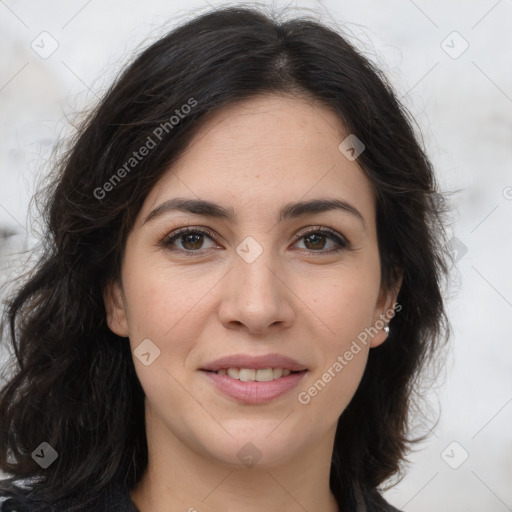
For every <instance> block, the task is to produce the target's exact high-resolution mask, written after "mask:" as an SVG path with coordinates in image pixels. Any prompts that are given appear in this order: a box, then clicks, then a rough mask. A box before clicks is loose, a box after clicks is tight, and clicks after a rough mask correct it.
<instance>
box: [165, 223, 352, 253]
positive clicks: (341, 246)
mask: <svg viewBox="0 0 512 512" xmlns="http://www.w3.org/2000/svg"><path fill="white" fill-rule="evenodd" d="M191 233H193V234H201V235H206V236H208V237H209V238H211V239H212V240H213V241H215V234H214V233H213V232H212V231H210V230H209V229H207V228H195V227H186V228H180V229H177V230H176V231H173V232H172V233H170V234H169V235H167V236H166V237H165V238H164V239H163V240H162V241H161V243H160V245H161V246H163V247H164V248H165V249H168V250H171V251H173V252H181V253H185V254H186V255H187V256H191V257H194V256H196V255H200V254H201V251H202V250H201V249H198V250H197V251H190V250H188V251H187V250H184V249H171V248H170V246H171V245H172V244H173V242H174V241H175V240H177V239H178V238H179V237H180V236H183V235H186V234H191ZM310 235H324V236H327V237H329V238H331V239H332V240H334V241H335V243H336V244H337V247H336V248H332V249H329V250H327V251H325V250H321V251H314V250H308V249H299V250H301V251H307V252H309V253H312V254H318V255H322V254H333V253H337V252H340V251H343V250H348V249H349V248H350V243H349V242H348V240H347V239H346V238H345V237H343V236H341V235H339V234H338V233H337V232H336V231H334V230H332V229H330V228H326V227H323V226H317V227H314V228H312V229H310V230H308V231H306V232H304V233H301V234H298V235H295V239H296V240H297V241H298V240H300V239H302V238H306V237H308V236H310Z"/></svg>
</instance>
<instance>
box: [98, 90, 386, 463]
mask: <svg viewBox="0 0 512 512" xmlns="http://www.w3.org/2000/svg"><path fill="white" fill-rule="evenodd" d="M348 135H349V134H348V133H344V132H343V129H342V126H341V124H340V122H339V120H338V118H337V116H336V115H335V114H334V113H333V112H331V111H330V110H329V109H327V108H326V107H324V106H321V105H320V104H315V103H312V102H311V101H308V100H305V99H299V98H293V97H289V96H274V95H268V96H260V97H257V98H252V99H250V100H247V101H244V102H240V103H237V104H233V105H232V106H230V107H228V108H225V109H223V110H222V111H219V112H218V113H215V114H214V115H213V116H212V117H211V118H210V119H208V121H207V122H206V123H205V124H204V125H203V126H202V128H201V131H200V133H199V134H198V135H197V136H196V138H195V139H194V141H193V143H192V144H191V145H190V147H189V149H188V150H187V152H186V153H184V154H183V156H182V158H181V159H180V160H179V162H178V163H176V164H175V165H173V167H172V169H170V170H169V172H167V173H166V175H165V176H164V177H163V178H162V179H161V180H160V181H159V182H158V183H157V185H156V186H155V187H154V188H153V190H152V191H151V193H150V194H149V195H148V197H147V198H146V200H145V202H144V204H143V207H142V209H141V211H140V212H139V215H138V217H137V219H136V222H135V226H134V228H133V230H132V231H131V233H130V235H129V236H128V239H127V244H126V251H125V256H124V261H123V266H122V272H121V283H117V284H114V285H113V286H112V287H110V288H108V289H107V291H106V293H105V300H106V306H107V312H108V315H107V318H108V323H109V326H110V328H111V329H112V330H113V331H114V332H116V333H117V334H119V335H120V336H128V337H129V340H130V345H131V348H132V352H133V353H134V364H135V369H136V371H137V375H138V378H139V379H140V382H141V384H142V387H143V389H144V391H145V394H146V414H147V418H148V424H149V425H151V428H152V429H153V431H154V432H159V435H160V436H164V437H165V438H166V439H168V440H172V443H173V444H174V445H176V443H177V444H179V446H181V447H186V448H188V449H190V450H193V451H194V452H195V453H197V454H200V455H202V456H205V457H208V458H209V459H210V460H215V461H219V462H224V463H236V464H241V463H245V462H247V461H248V460H249V459H248V458H247V457H249V458H251V457H252V459H251V460H254V462H258V463H259V464H268V465H274V464H279V463H284V462H286V461H288V462H289V461H291V460H292V459H293V457H295V456H300V455H301V454H303V453H304V451H305V450H308V449H309V450H312V449H313V448H315V447H318V446H319V444H321V443H323V446H329V445H330V446H331V447H332V442H333V439H334V432H335V428H336V423H337V420H338V418H339V416H340V415H341V413H342V412H343V410H344V409H345V408H346V406H347V404H348V403H349V401H350V400H351V398H352V397H353V395H354V393H355V391H356V389H357V387H358V384H359V382H360V379H361V377H362V374H363V371H364V368H365V364H366V361H367V356H368V352H369V349H370V347H373V346H377V345H379V344H380V343H382V342H383V341H384V340H385V338H386V334H385V333H384V331H383V330H382V326H383V325H384V324H385V323H387V321H388V320H389V318H390V316H391V315H390V311H392V307H393V303H394V301H395V298H396V293H394V294H391V293H390V292H389V293H386V292H385V290H383V289H381V287H380V279H381V272H380V264H379V254H378V246H377V233H376V223H375V199H374V195H373V192H372V188H371V186H370V182H369V180H368V179H367V178H366V176H365V175H364V173H363V172H362V170H361V168H360V167H359V166H358V164H357V160H355V161H354V160H351V159H348V158H347V157H346V156H345V155H344V153H342V152H341V151H340V149H339V148H338V146H339V145H340V143H341V142H342V141H343V140H344V139H345V138H346V137H347V136H348ZM347 154H350V153H347ZM177 198H179V199H180V200H188V201H189V203H187V204H188V207H190V210H191V211H188V208H187V204H184V205H183V206H182V207H181V208H172V207H171V206H172V201H176V199H177ZM201 201H207V202H208V204H209V206H208V205H207V206H204V205H203V206H201V205H200V204H199V202H201ZM312 201H317V202H321V201H329V202H333V201H337V202H338V203H337V204H338V207H330V208H327V207H322V206H321V203H318V204H317V205H316V206H317V207H316V208H315V204H314V203H312V204H311V205H310V206H308V203H310V202H312ZM196 202H198V204H197V205H195V203H196ZM298 203H301V204H302V203H303V206H296V204H298ZM333 204H334V203H331V206H332V205H333ZM293 205H295V206H293ZM192 210H193V211H192ZM183 228H187V229H190V233H188V234H183V233H180V234H178V235H177V236H175V235H176V231H177V230H179V229H183ZM205 230H206V232H205ZM327 231H328V232H327ZM386 317H387V319H386ZM230 357H232V358H233V359H232V360H227V361H226V360H224V361H220V362H218V363H216V361H218V360H219V359H224V358H230ZM280 357H282V358H289V359H292V360H294V361H295V366H293V364H292V363H291V362H290V361H289V360H288V359H287V360H285V359H281V360H280V359H279V358H280ZM237 358H238V359H237ZM240 358H241V359H240ZM244 358H245V359H244ZM227 368H243V370H242V371H241V372H238V371H237V370H233V369H231V370H229V371H228V372H224V371H223V370H227ZM269 368H274V369H275V370H270V369H269ZM207 369H210V370H212V369H220V370H221V371H220V373H214V372H212V371H206V370H207ZM258 369H259V370H262V371H256V370H258ZM265 369H267V370H265ZM280 369H284V370H285V371H284V376H281V377H279V375H280V373H281V371H280ZM286 370H290V371H291V370H294V371H298V370H303V371H300V372H299V373H291V374H290V375H288V376H287V375H286V374H287V373H288V371H286ZM223 373H228V375H223ZM237 374H238V377H239V378H241V379H242V380H239V379H238V380H237V379H236V377H237ZM230 375H231V376H230ZM274 377H275V378H274ZM255 378H256V379H257V381H256V382H254V381H253V380H254V379H255ZM246 379H248V380H246ZM269 379H271V380H269ZM162 442H165V441H164V440H162ZM248 443H251V444H248Z"/></svg>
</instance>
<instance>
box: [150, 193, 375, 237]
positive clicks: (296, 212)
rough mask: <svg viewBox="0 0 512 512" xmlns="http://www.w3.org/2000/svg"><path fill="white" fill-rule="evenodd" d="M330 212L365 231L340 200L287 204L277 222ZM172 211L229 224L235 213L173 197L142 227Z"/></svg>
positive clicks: (355, 213)
mask: <svg viewBox="0 0 512 512" xmlns="http://www.w3.org/2000/svg"><path fill="white" fill-rule="evenodd" d="M332 210H339V211H343V212H345V213H348V214H350V215H352V216H353V217H355V218H357V219H359V220H360V221H361V223H362V224H363V227H364V230H365V231H366V222H365V220H364V217H363V216H362V215H361V213H360V212H359V210H358V209H357V208H356V207H355V206H353V205H352V204H350V203H348V202H347V201H344V200H342V199H312V200H310V201H299V202H295V203H288V204H286V205H285V206H283V207H282V208H281V210H280V212H279V221H280V222H282V221H283V220H289V219H294V218H298V217H303V216H305V215H311V214H316V213H322V212H327V211H332ZM174 211H180V212H186V213H192V214H194V215H203V216H205V217H211V218H214V219H220V220H226V221H231V222H232V221H233V220H234V219H235V213H234V211H233V209H232V208H229V209H228V208H224V207H223V206H221V205H219V204H216V203H213V202H211V201H206V200H204V199H190V198H183V197H175V198H173V199H169V200H167V201H165V202H163V203H162V204H160V205H159V206H157V207H156V208H155V209H154V210H152V211H151V212H150V213H149V215H148V216H147V217H146V218H145V219H144V221H143V223H142V225H144V224H146V223H148V222H150V221H152V220H155V219H156V218H158V217H161V216H162V215H164V214H166V213H169V212H174Z"/></svg>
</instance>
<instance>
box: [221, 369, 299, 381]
mask: <svg viewBox="0 0 512 512" xmlns="http://www.w3.org/2000/svg"><path fill="white" fill-rule="evenodd" d="M217 373H218V374H219V375H228V376H229V377H231V378H232V379H235V380H241V381H243V382H254V381H256V382H268V381H270V380H274V379H280V378H281V377H287V376H288V375H290V374H291V373H292V372H291V370H289V369H288V368H265V369H264V370H253V369H250V368H227V369H222V370H218V371H217Z"/></svg>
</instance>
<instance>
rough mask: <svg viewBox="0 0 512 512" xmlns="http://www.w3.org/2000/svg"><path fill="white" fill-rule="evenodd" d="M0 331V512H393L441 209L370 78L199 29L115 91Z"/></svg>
mask: <svg viewBox="0 0 512 512" xmlns="http://www.w3.org/2000/svg"><path fill="white" fill-rule="evenodd" d="M47 198H48V200H47V209H46V217H45V219H46V222H47V226H48V233H47V238H46V239H45V250H44V253H43V255H42V257H41V260H40V262H39V263H38V266H37V268H36V269H35V271H34V272H33V273H32V275H31V276H30V278H29V279H28V280H27V282H26V283H25V284H24V285H23V287H21V288H20V289H19V290H18V291H17V293H16V294H14V295H13V297H12V298H11V300H10V302H9V303H8V308H7V310H6V325H7V326H8V327H9V328H8V329H6V331H8V332H7V333H6V335H7V334H8V336H9V338H10V340H11V342H12V345H13V348H14V351H15V354H16V362H17V367H16V368H15V371H14V373H13V375H10V376H9V380H8V382H7V383H6V384H5V386H4V387H3V389H2V392H1V395H0V424H1V432H2V437H1V442H0V447H1V450H0V454H1V457H0V468H1V469H2V470H3V471H5V472H6V473H8V474H9V475H10V478H9V479H7V480H4V482H3V484H2V495H3V496H5V497H8V498H9V499H7V500H6V501H5V502H4V504H3V509H2V510H11V511H12V510H18V511H20V510H30V511H33V510H41V511H43V510H69V511H71V510H73V511H75V510H76V511H78V510H94V511H100V510H109V511H112V510H139V511H140V512H148V511H160V510H162V511H163V510H166V511H169V510H188V511H196V510H197V511H200V512H202V511H221V510H222V511H224V510H235V509H236V510H239V511H241V510H244V511H253V510H266V511H273V510H287V511H295V510H297V511H298V510H310V511H322V512H325V511H327V512H333V511H353V510H357V511H363V510H366V511H367V512H370V511H377V510H396V509H394V508H393V507H391V505H389V504H387V503H386V501H385V500H384V499H383V498H382V496H381V495H380V493H379V488H380V486H381V485H382V484H383V483H384V482H386V481H387V480H389V478H390V477H393V476H396V475H397V474H398V472H399V469H400V463H401V462H402V461H403V460H404V457H405V453H406V450H407V448H408V445H409V443H410V442H412V441H413V440H411V439H409V438H408V436H407V425H408V420H409V410H410V405H411V402H412V399H413V397H414V396H415V395H414V392H415V389H416V388H415V385H417V383H418V378H419V376H420V375H421V371H422V370H423V369H424V368H425V365H426V364H427V363H428V362H429V361H430V360H431V359H432V358H433V355H434V354H435V353H436V350H437V349H438V348H439V346H440V344H441V343H442V342H443V341H444V340H446V338H447V333H448V330H449V329H448V324H447V321H446V316H445V311H444V304H443V299H442V294H441V282H442V280H443V277H444V276H445V274H446V272H447V265H446V261H445V255H444V251H443V250H442V247H443V244H444V230H443V223H442V213H443V208H444V203H443V197H442V195H440V194H439V192H438V190H437V185H436V182H435V178H434V175H433V171H432V167H431V164H430V162H429V160H428V158H427V157H426V155H425V154H424V152H423V150H422V149H421V147H420V145H419V143H418V141H417V140H416V138H415V136H414V132H413V130H412V128H411V124H410V122H409V120H408V117H407V115H406V113H405V111H404V109H403V107H401V105H400V104H399V103H398V101H397V100H396V98H395V95H394V93H393V91H392V89H391V87H390V86H389V85H388V84H387V82H386V80H385V78H384V77H383V76H382V74H381V73H380V72H379V71H378V70H376V69H375V68H374V67H373V66H372V65H371V64H370V63H369V62H368V61H367V60H366V59H365V58H364V57H362V56H361V55H360V54H359V53H358V52H357V51H356V50H355V49H354V48H353V47H352V46H351V45H350V44H349V43H348V42H347V41H346V40H345V39H344V38H343V37H342V36H341V35H339V34H338V33H336V32H335V31H333V30H331V29H330V28H328V27H325V26H323V25H321V24H319V23H318V22H315V21H312V20H306V19H292V20H291V21H286V22H282V23H281V22H278V21H276V20H274V19H272V18H271V17H269V16H267V15H265V14H264V13H262V12H260V11H257V10H253V9H247V8H228V9H219V10H215V11H213V12H210V13H207V14H205V15H202V16H200V17H197V18H196V19H194V20H192V21H190V22H189V23H187V24H184V25H183V26H181V27H179V28H177V29H175V30H173V31H172V32H171V33H170V34H168V35H167V36H165V37H163V38H162V39H160V40H159V41H157V42H156V43H154V44H152V45H151V46H150V47H149V48H147V49H146V50H145V51H144V52H142V53H141V55H140V56H139V57H138V58H137V59H136V60H135V61H134V62H133V63H132V64H131V65H130V66H129V67H128V68H127V69H126V70H125V71H124V72H123V73H122V75H121V76H120V77H119V78H118V79H117V81H116V83H115V84H114V85H113V86H112V87H111V89H110V90H109V91H108V92H107V94H106V95H105V97H104V98H103V100H102V101H101V102H100V103H99V105H98V106H97V108H96V109H95V111H94V112H92V113H91V114H90V115H89V117H88V119H87V120H86V121H85V122H84V124H83V125H82V127H81V129H80V130H79V132H78V134H77V135H76V138H75V139H74V140H73V143H72V146H71V148H70V151H69V152H68V153H67V154H66V155H65V156H64V157H63V158H62V160H61V161H60V165H59V166H58V168H57V169H56V172H55V175H54V176H53V180H52V183H51V185H50V187H49V188H48V190H47Z"/></svg>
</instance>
